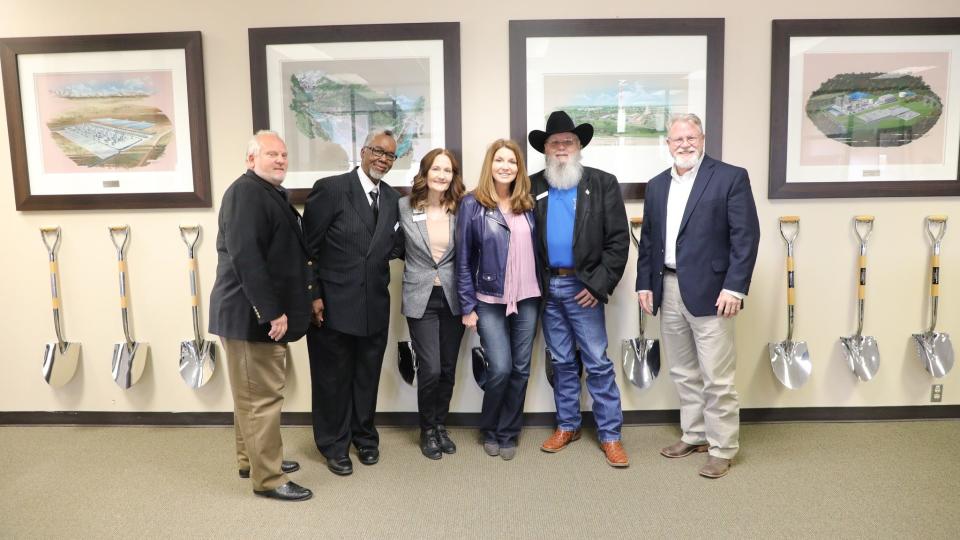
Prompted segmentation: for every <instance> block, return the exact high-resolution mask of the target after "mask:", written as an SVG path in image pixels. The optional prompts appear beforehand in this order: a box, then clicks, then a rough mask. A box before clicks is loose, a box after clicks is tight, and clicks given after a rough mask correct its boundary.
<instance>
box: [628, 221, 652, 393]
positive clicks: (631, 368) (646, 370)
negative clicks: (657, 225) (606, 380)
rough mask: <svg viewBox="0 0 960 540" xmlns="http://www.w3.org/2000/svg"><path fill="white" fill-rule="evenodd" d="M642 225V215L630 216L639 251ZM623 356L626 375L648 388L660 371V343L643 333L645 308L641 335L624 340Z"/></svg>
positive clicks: (641, 317) (635, 243) (641, 320)
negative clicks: (638, 233)
mask: <svg viewBox="0 0 960 540" xmlns="http://www.w3.org/2000/svg"><path fill="white" fill-rule="evenodd" d="M641 226H643V218H642V217H635V218H630V236H632V237H633V244H634V246H636V247H637V250H638V251H639V249H640V239H639V238H637V235H636V234H634V230H636V229H639V228H640V227H641ZM638 305H639V303H638ZM621 356H622V358H623V373H624V375H626V377H627V380H628V381H630V382H631V383H632V384H633V385H634V386H636V387H638V388H648V387H649V386H650V385H652V384H653V381H654V380H655V379H656V378H657V375H658V374H659V373H660V343H659V342H658V341H657V340H655V339H647V338H646V337H645V336H644V335H643V308H640V335H639V336H637V337H635V338H631V339H625V340H623V345H622V346H621Z"/></svg>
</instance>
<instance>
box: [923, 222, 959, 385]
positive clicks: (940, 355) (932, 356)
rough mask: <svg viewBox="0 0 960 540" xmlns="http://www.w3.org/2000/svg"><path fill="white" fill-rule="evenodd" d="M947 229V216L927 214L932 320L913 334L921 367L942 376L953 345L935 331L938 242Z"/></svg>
mask: <svg viewBox="0 0 960 540" xmlns="http://www.w3.org/2000/svg"><path fill="white" fill-rule="evenodd" d="M934 225H937V226H938V227H939V231H938V232H937V234H936V235H934V234H933V227H934ZM946 231H947V216H927V236H929V237H930V241H931V242H932V243H933V256H932V257H931V258H930V266H931V278H930V296H931V297H932V298H933V301H932V302H931V311H932V314H933V321H932V322H931V323H930V330H927V331H926V332H924V333H922V334H913V339H914V341H916V344H917V354H918V355H919V356H920V361H921V362H923V367H924V368H925V369H926V370H927V371H928V372H930V374H931V375H933V376H934V377H937V378H939V377H943V376H944V375H946V374H947V373H949V372H950V369H952V368H953V345H952V344H951V343H950V336H949V335H948V334H944V333H939V332H935V331H934V329H935V328H936V327H937V304H938V303H939V300H940V242H941V241H942V240H943V234H944V233H945V232H946Z"/></svg>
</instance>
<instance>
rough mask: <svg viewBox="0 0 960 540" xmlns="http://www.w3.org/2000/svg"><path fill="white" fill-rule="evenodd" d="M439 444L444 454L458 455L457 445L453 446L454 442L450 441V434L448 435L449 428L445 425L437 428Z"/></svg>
mask: <svg viewBox="0 0 960 540" xmlns="http://www.w3.org/2000/svg"><path fill="white" fill-rule="evenodd" d="M437 442H439V444H440V450H441V451H442V452H443V453H444V454H456V453H457V445H455V444H453V441H452V440H450V434H449V433H447V428H446V427H445V426H443V425H439V426H437Z"/></svg>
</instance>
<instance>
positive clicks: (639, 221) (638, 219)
mask: <svg viewBox="0 0 960 540" xmlns="http://www.w3.org/2000/svg"><path fill="white" fill-rule="evenodd" d="M641 226H643V217H642V216H634V217H632V218H630V237H631V238H633V245H634V246H636V248H637V249H640V238H639V237H638V236H637V233H636V231H639V230H640V227H641Z"/></svg>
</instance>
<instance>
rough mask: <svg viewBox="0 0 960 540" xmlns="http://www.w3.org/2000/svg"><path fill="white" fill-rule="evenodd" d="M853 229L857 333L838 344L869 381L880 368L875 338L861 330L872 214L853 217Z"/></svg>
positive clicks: (856, 371) (858, 373) (854, 369)
mask: <svg viewBox="0 0 960 540" xmlns="http://www.w3.org/2000/svg"><path fill="white" fill-rule="evenodd" d="M861 225H863V226H864V227H865V228H866V233H861V232H860V226H861ZM853 231H854V232H855V233H857V238H859V239H860V284H859V285H858V287H857V333H856V334H854V335H852V336H850V337H841V338H840V345H842V347H843V354H844V355H846V357H847V365H848V366H850V371H852V372H853V373H854V374H855V375H856V376H857V377H859V378H860V380H861V381H869V380H870V379H872V378H873V377H874V375H876V374H877V371H878V370H879V369H880V350H879V349H878V348H877V340H876V338H874V337H873V336H864V335H862V332H863V304H864V297H865V296H866V288H867V238H869V237H870V233H871V232H872V231H873V216H856V217H855V218H853Z"/></svg>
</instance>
